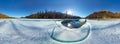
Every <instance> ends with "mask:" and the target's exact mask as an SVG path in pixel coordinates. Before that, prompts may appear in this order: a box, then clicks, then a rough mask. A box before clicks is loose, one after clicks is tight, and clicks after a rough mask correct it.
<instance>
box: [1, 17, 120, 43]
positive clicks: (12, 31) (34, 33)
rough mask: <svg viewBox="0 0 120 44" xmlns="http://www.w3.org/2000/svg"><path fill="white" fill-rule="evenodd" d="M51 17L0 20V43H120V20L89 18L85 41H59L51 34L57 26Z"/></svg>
mask: <svg viewBox="0 0 120 44" xmlns="http://www.w3.org/2000/svg"><path fill="white" fill-rule="evenodd" d="M55 21H58V20H50V19H9V20H0V44H119V43H120V42H119V41H120V20H87V23H89V24H91V27H92V28H91V33H90V35H89V37H87V38H86V39H85V40H84V41H80V42H74V43H64V42H58V41H55V40H53V39H51V37H50V34H51V33H52V30H53V28H54V27H55Z"/></svg>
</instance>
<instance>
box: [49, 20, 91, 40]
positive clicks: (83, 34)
mask: <svg viewBox="0 0 120 44" xmlns="http://www.w3.org/2000/svg"><path fill="white" fill-rule="evenodd" d="M89 33H90V25H88V23H87V22H86V20H83V19H80V20H63V21H56V27H55V28H54V29H53V31H52V34H51V38H52V39H53V40H56V41H59V42H78V41H83V40H84V39H86V38H87V37H88V35H89Z"/></svg>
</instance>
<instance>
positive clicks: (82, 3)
mask: <svg viewBox="0 0 120 44" xmlns="http://www.w3.org/2000/svg"><path fill="white" fill-rule="evenodd" d="M119 4H120V0H0V13H3V14H6V15H8V16H13V17H21V16H28V15H30V14H32V13H36V12H39V11H45V10H48V11H58V12H63V13H65V11H67V10H71V11H72V13H73V15H77V16H88V15H89V14H91V13H93V12H97V11H100V10H109V11H112V12H120V6H119Z"/></svg>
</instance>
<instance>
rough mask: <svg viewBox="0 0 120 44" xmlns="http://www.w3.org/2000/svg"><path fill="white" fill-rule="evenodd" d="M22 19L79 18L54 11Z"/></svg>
mask: <svg viewBox="0 0 120 44" xmlns="http://www.w3.org/2000/svg"><path fill="white" fill-rule="evenodd" d="M24 18H33V19H80V18H81V17H79V16H73V15H68V14H65V13H61V12H55V11H45V12H38V13H35V14H31V15H29V16H26V17H24Z"/></svg>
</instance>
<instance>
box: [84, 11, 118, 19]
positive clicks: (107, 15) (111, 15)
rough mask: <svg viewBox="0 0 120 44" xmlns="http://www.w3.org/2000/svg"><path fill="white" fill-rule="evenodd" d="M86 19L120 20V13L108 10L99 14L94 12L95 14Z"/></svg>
mask: <svg viewBox="0 0 120 44" xmlns="http://www.w3.org/2000/svg"><path fill="white" fill-rule="evenodd" d="M86 18H88V19H112V18H120V13H119V12H115V13H113V12H110V11H107V10H102V11H99V12H94V13H93V14H90V15H89V16H87V17H86Z"/></svg>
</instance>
